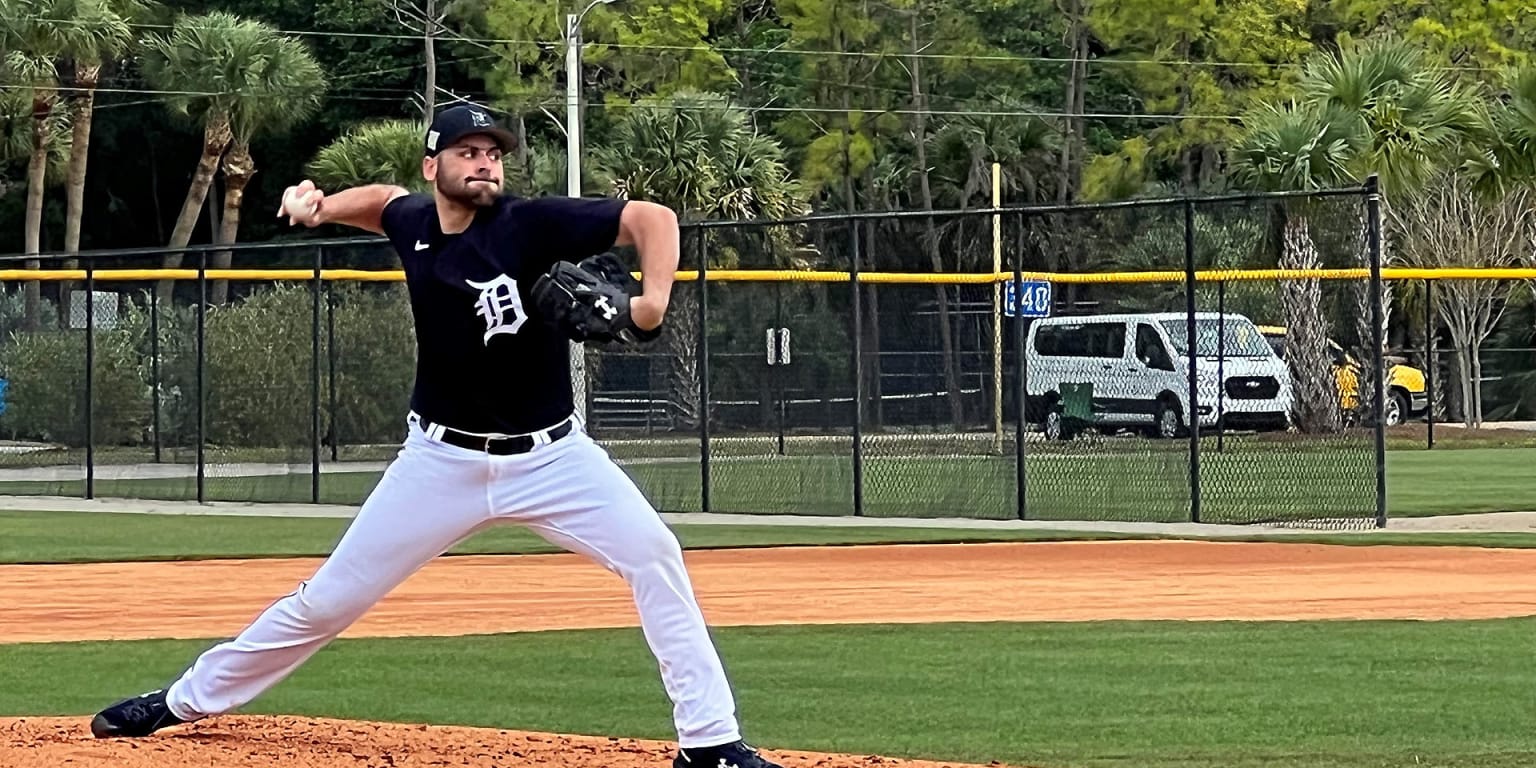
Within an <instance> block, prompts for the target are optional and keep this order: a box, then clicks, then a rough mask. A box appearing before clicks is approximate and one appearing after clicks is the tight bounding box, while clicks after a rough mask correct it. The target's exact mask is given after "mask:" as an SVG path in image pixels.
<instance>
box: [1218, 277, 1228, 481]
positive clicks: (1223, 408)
mask: <svg viewBox="0 0 1536 768" xmlns="http://www.w3.org/2000/svg"><path fill="white" fill-rule="evenodd" d="M1226 381H1227V281H1225V280H1218V281H1217V282H1216V452H1217V453H1224V452H1226V450H1227V419H1226V416H1227V387H1226Z"/></svg>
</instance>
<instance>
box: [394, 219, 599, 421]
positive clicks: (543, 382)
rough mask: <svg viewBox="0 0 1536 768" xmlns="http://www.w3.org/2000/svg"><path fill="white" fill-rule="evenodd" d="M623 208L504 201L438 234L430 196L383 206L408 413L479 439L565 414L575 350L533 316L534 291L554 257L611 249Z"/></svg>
mask: <svg viewBox="0 0 1536 768" xmlns="http://www.w3.org/2000/svg"><path fill="white" fill-rule="evenodd" d="M623 209H624V201H623V200H614V199H602V198H596V199H594V198H566V197H547V198H518V197H515V196H510V195H508V196H503V197H502V198H500V199H499V200H497V202H496V204H495V205H492V206H490V207H487V208H482V209H480V211H479V213H478V214H477V215H476V217H475V220H474V222H473V223H471V224H470V225H469V228H468V229H466V230H465V231H464V232H462V233H459V234H453V235H445V234H443V232H442V229H441V228H440V227H439V226H438V220H437V209H436V207H435V205H434V203H433V200H432V197H431V196H428V195H421V194H415V195H407V196H403V197H398V198H395V199H394V200H393V201H391V202H390V203H389V205H387V206H385V208H384V214H383V225H384V233H385V234H386V235H388V236H389V240H390V243H391V244H393V245H394V247H395V250H396V251H397V252H398V253H399V254H400V260H401V262H402V264H403V265H404V267H405V279H406V286H407V288H408V290H409V292H410V299H411V314H412V316H413V317H414V319H415V323H416V352H417V356H416V382H415V386H414V388H413V390H412V392H411V408H412V409H413V410H414V411H416V412H417V413H419V414H421V415H422V416H424V417H426V418H427V419H430V420H431V421H433V422H436V423H438V424H443V425H445V426H448V427H452V428H454V429H460V430H465V431H468V432H482V433H490V432H500V433H508V434H521V433H525V432H533V431H535V430H539V429H543V428H545V427H548V426H551V425H553V424H556V423H558V422H560V421H561V420H562V419H564V418H566V417H567V416H569V415H571V413H572V412H573V411H574V407H573V404H572V401H571V370H570V352H569V349H570V347H569V344H570V342H569V341H568V340H566V339H565V338H564V337H563V336H560V335H558V334H556V333H555V332H554V331H553V330H551V329H550V327H549V326H547V325H545V324H544V323H543V322H542V321H541V320H540V319H539V318H536V317H530V316H529V309H530V308H531V307H532V302H531V301H530V300H529V298H528V295H529V291H531V290H532V289H533V283H534V281H535V280H537V279H538V277H539V275H541V274H543V273H544V272H545V271H546V270H548V269H549V267H550V266H551V265H553V264H554V263H555V262H556V261H573V262H574V261H580V260H581V259H584V258H586V257H588V256H591V255H593V254H597V253H602V252H603V251H606V250H609V249H610V248H612V247H613V244H614V241H615V240H616V239H617V238H618V234H619V214H620V213H621V212H622V211H623Z"/></svg>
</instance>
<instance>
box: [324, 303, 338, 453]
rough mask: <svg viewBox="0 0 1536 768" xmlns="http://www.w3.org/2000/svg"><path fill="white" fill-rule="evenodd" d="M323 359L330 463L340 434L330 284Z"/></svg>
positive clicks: (333, 313)
mask: <svg viewBox="0 0 1536 768" xmlns="http://www.w3.org/2000/svg"><path fill="white" fill-rule="evenodd" d="M325 359H326V365H327V367H328V369H329V373H330V377H329V381H327V382H326V389H327V390H328V391H329V400H330V404H331V407H330V413H329V414H327V421H328V422H329V429H328V432H329V433H330V436H331V438H330V443H331V461H339V460H340V459H339V450H340V446H341V432H340V431H338V430H337V429H336V411H337V404H336V292H335V291H333V290H331V284H330V283H326V284H325Z"/></svg>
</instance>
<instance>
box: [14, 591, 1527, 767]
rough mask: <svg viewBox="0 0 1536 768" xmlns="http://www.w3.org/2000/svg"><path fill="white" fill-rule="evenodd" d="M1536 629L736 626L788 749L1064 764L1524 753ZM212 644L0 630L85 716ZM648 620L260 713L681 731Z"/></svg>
mask: <svg viewBox="0 0 1536 768" xmlns="http://www.w3.org/2000/svg"><path fill="white" fill-rule="evenodd" d="M1533 632H1536V621H1533V620H1528V619H1527V620H1504V621H1482V622H1424V623H1419V622H1320V623H1289V622H1275V623H1253V624H1245V623H1184V622H1111V623H1090V624H1015V623H990V624H935V625H916V626H911V625H903V626H883V625H872V626H845V627H774V628H723V629H718V630H716V633H715V634H716V636H717V639H718V641H719V644H720V647H721V651H722V654H723V656H724V658H725V661H726V664H727V667H728V669H729V670H730V673H731V675H732V678H733V681H734V683H735V687H736V689H737V692H738V699H739V704H740V712H741V715H742V718H743V723H744V726H745V727H746V728H747V731H748V733H749V735H750V736H751V738H753V739H754V740H755V741H757V742H760V743H761V744H762V745H764V746H766V747H768V748H770V749H771V748H774V747H782V748H804V749H814V750H827V751H836V752H853V753H879V754H887V755H894V756H905V757H922V758H930V759H941V760H963V761H971V762H981V763H985V762H987V761H989V760H1000V761H1006V762H1009V763H1012V764H1014V765H1040V766H1049V767H1051V768H1067V767H1068V766H1082V767H1084V768H1111V767H1113V768H1258V766H1286V767H1291V768H1303V767H1305V768H1378V767H1381V766H1441V767H1445V768H1448V767H1449V766H1456V767H1457V768H1517V767H1518V768H1525V766H1529V765H1530V764H1532V762H1533V761H1536V730H1533V729H1532V728H1531V723H1532V722H1536V699H1533V698H1532V697H1531V695H1530V691H1531V690H1532V689H1533V688H1536V666H1533V665H1531V664H1530V663H1529V650H1530V638H1531V635H1532V633H1533ZM208 644H209V641H142V642H122V643H94V642H93V643H73V644H49V645H42V644H23V645H7V646H0V714H7V715H60V714H72V715H81V716H84V715H87V714H88V713H90V712H93V711H95V710H96V709H98V708H99V707H101V706H103V705H105V704H108V703H110V702H111V701H112V700H114V699H115V698H117V697H119V696H123V695H128V694H132V693H137V692H139V691H141V690H147V689H148V688H151V687H158V686H160V685H163V684H164V683H165V682H166V681H168V680H169V679H171V678H172V677H174V676H175V675H176V674H178V673H179V672H180V671H181V670H182V669H183V668H184V666H185V665H186V664H187V663H189V662H190V661H191V659H192V658H193V656H194V655H195V654H196V653H198V652H199V651H200V650H202V649H203V648H205V647H206V646H207V645H208ZM670 710H671V708H670V705H669V704H668V702H667V701H666V699H665V696H664V693H663V690H662V688H661V684H660V681H659V679H658V678H657V675H656V667H655V662H654V661H653V660H652V659H651V658H650V656H649V655H648V652H647V650H646V647H645V644H644V641H643V639H642V637H641V636H640V633H639V631H638V630H604V631H583V632H545V633H529V634H520V635H490V636H478V637H468V638H415V639H396V640H340V641H337V642H335V643H333V644H332V645H330V646H328V647H327V648H326V649H324V650H322V651H321V652H320V653H319V654H317V655H316V656H315V657H314V658H313V659H312V660H311V661H310V662H309V663H308V664H307V665H305V666H304V667H302V668H300V669H299V670H298V672H296V673H295V674H294V675H293V676H292V677H290V678H289V679H288V680H286V681H285V682H283V683H281V684H279V685H278V686H277V687H276V688H275V689H273V690H272V691H271V692H269V693H268V694H267V695H266V696H264V697H262V698H260V699H258V700H257V701H256V702H254V703H253V704H252V705H251V706H249V707H247V708H246V710H245V711H247V712H252V713H294V714H304V715H312V716H334V717H345V718H367V719H377V720H389V721H399V722H434V723H453V724H465V725H480V726H492V727H501V728H518V729H532V730H546V731H563V732H577V733H589V734H612V735H625V736H636V737H648V738H661V739H670V738H673V734H672V732H671V725H670V719H669V715H670Z"/></svg>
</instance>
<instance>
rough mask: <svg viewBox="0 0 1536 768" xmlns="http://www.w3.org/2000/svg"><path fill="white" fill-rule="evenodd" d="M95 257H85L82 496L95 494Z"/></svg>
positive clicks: (88, 497)
mask: <svg viewBox="0 0 1536 768" xmlns="http://www.w3.org/2000/svg"><path fill="white" fill-rule="evenodd" d="M95 263H96V260H95V259H91V258H87V259H86V260H85V497H86V498H87V499H94V498H96V391H95V390H96V386H95V384H96V301H95V299H96V267H95Z"/></svg>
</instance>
